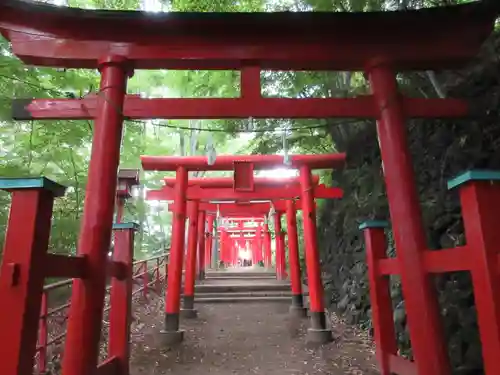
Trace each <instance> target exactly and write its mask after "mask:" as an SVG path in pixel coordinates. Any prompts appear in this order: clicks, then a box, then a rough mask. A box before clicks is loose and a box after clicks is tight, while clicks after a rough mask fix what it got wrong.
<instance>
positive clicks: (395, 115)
mask: <svg viewBox="0 0 500 375" xmlns="http://www.w3.org/2000/svg"><path fill="white" fill-rule="evenodd" d="M368 74H369V79H370V83H371V87H372V91H373V96H374V100H375V102H376V104H377V106H378V108H379V110H380V118H379V119H378V121H377V132H378V137H379V145H380V152H381V154H382V163H383V171H384V177H385V184H386V189H387V198H388V201H389V211H390V214H391V221H392V223H393V226H392V229H393V233H394V241H395V243H396V248H397V253H398V261H399V264H400V269H401V281H402V288H403V294H404V296H405V307H406V313H407V315H408V321H409V327H410V339H411V344H412V348H413V353H414V355H415V362H416V365H417V368H418V374H419V375H448V374H450V371H451V370H450V365H449V361H448V354H447V350H446V344H445V340H444V334H443V329H442V326H441V321H440V315H439V306H438V303H437V296H436V292H435V290H434V289H433V286H432V283H431V279H430V276H429V275H427V273H426V271H425V268H424V263H423V256H422V253H423V251H425V249H426V248H427V246H426V241H425V235H424V228H423V225H422V219H421V212H420V205H419V199H418V194H417V190H416V186H415V178H414V173H413V166H412V159H411V155H410V150H409V147H408V141H407V135H406V128H405V114H404V110H403V106H402V103H401V96H400V94H399V91H398V87H397V82H396V76H395V74H394V72H393V71H392V70H391V69H390V68H389V67H388V66H386V65H384V64H378V65H373V66H371V67H370V69H369V71H368ZM429 332H432V335H429V334H428V333H429Z"/></svg>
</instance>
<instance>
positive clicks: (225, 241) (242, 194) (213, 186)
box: [146, 155, 342, 341]
mask: <svg viewBox="0 0 500 375" xmlns="http://www.w3.org/2000/svg"><path fill="white" fill-rule="evenodd" d="M336 158H338V156H337V155H336V156H334V157H333V158H331V159H336ZM252 171H253V169H252V168H250V169H248V170H247V172H248V173H253V172H252ZM240 177H241V176H240ZM247 177H248V180H253V182H252V185H253V186H254V191H247V190H243V191H242V190H241V188H240V189H239V190H232V189H228V188H225V187H228V186H233V187H234V188H235V189H238V188H239V187H238V186H236V185H235V181H234V180H233V178H205V179H190V180H188V188H187V192H186V197H187V198H190V197H192V196H193V191H196V190H195V189H198V191H199V193H198V194H197V195H195V198H194V199H193V200H191V201H190V202H189V203H190V206H188V208H187V211H188V217H189V221H190V223H191V224H190V226H189V231H188V233H189V234H188V254H187V257H188V260H187V263H188V267H190V268H189V272H188V274H187V275H189V280H190V281H189V285H191V284H192V286H190V288H189V290H185V291H184V300H183V301H184V309H181V310H180V312H179V311H177V312H170V313H171V314H175V315H177V314H179V313H181V314H183V315H186V314H187V315H189V316H195V313H194V312H191V311H192V310H193V302H192V301H193V300H194V296H193V298H191V296H192V294H191V293H194V275H193V274H192V273H191V272H192V269H193V268H194V267H195V266H194V263H195V259H194V254H195V250H194V249H195V248H196V244H195V238H196V236H195V235H194V231H195V227H196V224H195V220H196V219H197V218H196V217H195V216H194V215H195V211H196V210H197V209H198V210H199V211H200V215H204V214H202V213H201V211H205V212H209V211H208V210H211V211H212V213H220V214H222V215H224V216H226V215H230V214H231V215H234V214H235V213H240V214H247V215H248V214H249V213H252V214H260V215H261V216H262V215H265V214H267V213H268V212H269V211H270V208H271V206H272V208H273V209H274V211H275V214H274V217H273V218H274V229H275V240H276V262H275V263H276V274H277V277H278V279H284V278H285V276H286V256H285V238H284V232H283V231H282V229H281V216H282V214H283V213H284V212H286V214H287V227H288V247H289V260H290V273H291V284H292V285H291V286H292V293H293V297H292V306H291V311H292V313H294V314H296V315H301V314H303V313H304V307H303V296H302V286H301V277H300V275H301V272H300V262H299V252H298V242H297V223H296V210H299V209H302V204H301V200H300V199H294V198H295V197H297V196H298V195H299V194H300V195H302V194H301V192H300V191H299V190H298V189H297V187H298V186H299V183H300V180H299V179H298V178H285V179H273V178H262V177H253V175H251V174H249V175H248V176H247ZM164 181H165V184H166V185H167V186H175V182H176V181H175V179H171V178H165V180H164ZM240 181H241V180H240ZM311 182H312V187H313V188H314V189H315V190H314V195H315V197H318V198H340V197H341V196H342V191H341V190H340V189H338V188H326V187H324V186H323V185H318V183H319V177H318V176H317V175H312V176H311ZM280 183H281V188H280V189H279V197H280V198H281V199H286V198H288V199H287V200H286V201H285V200H277V201H272V202H270V203H252V202H248V200H249V198H253V199H254V198H256V194H258V195H257V197H259V198H264V199H266V198H267V199H269V196H270V195H271V196H273V197H274V198H276V192H278V190H277V189H276V187H277V186H278V184H280ZM271 186H274V187H273V188H270V187H271ZM258 188H260V190H259V189H258ZM318 188H322V189H321V190H318ZM256 190H257V191H256ZM211 196H217V197H218V198H219V199H220V198H221V197H222V198H226V197H228V196H231V198H234V199H240V200H241V199H243V200H244V201H246V203H244V204H241V203H240V204H238V203H224V204H213V203H204V202H201V203H200V202H199V201H200V200H208V199H209V197H211ZM146 197H147V199H156V200H173V197H174V190H173V189H172V188H168V187H164V188H163V189H160V190H152V191H147V193H146ZM180 207H182V205H179V204H178V203H177V204H175V203H174V204H173V205H170V206H169V210H171V211H173V212H179V209H180ZM190 208H191V209H192V210H193V211H190ZM198 218H199V219H200V220H201V219H203V218H204V216H199V217H198ZM233 220H234V218H233ZM240 221H241V220H240ZM198 225H202V226H203V224H198ZM212 226H213V223H212V224H209V228H210V229H209V232H211V231H212ZM231 229H233V228H231ZM236 229H239V230H243V229H244V228H243V227H240V226H238V228H236ZM258 230H259V231H258V232H257V236H258V238H260V237H261V233H260V231H261V230H262V228H261V227H260V226H258ZM263 230H264V247H265V255H264V264H265V265H266V266H267V267H269V266H270V264H271V245H270V242H271V236H270V232H269V227H268V224H267V222H265V223H264V227H263ZM199 233H201V232H199ZM220 238H221V246H220V251H221V256H220V257H221V260H223V261H225V262H227V263H230V264H234V262H235V261H236V258H237V254H235V253H234V251H235V249H236V248H235V247H233V250H234V251H233V252H231V251H229V250H228V246H231V243H230V241H231V239H233V238H234V237H232V236H227V231H222V233H221V237H220ZM198 239H199V241H203V240H204V239H202V238H201V236H198ZM209 244H211V241H209ZM179 246H180V245H179ZM209 246H210V245H209ZM180 248H183V246H180ZM203 248H205V251H204V253H205V255H203V254H202V251H203V250H202V249H203ZM198 249H199V251H198V254H199V265H200V266H199V269H200V273H201V274H203V270H202V269H201V267H202V265H203V264H207V263H209V262H206V261H204V259H203V258H204V257H205V258H206V257H207V252H208V254H210V253H211V252H210V251H209V250H207V247H206V246H204V245H203V244H200V246H199V247H198ZM179 251H180V250H179ZM215 256H216V252H215V253H214V257H215ZM179 262H180V261H179ZM181 263H182V262H181ZM171 264H173V263H171ZM171 267H173V266H171ZM169 272H170V274H175V271H174V270H173V269H169ZM187 275H186V277H187ZM201 277H202V276H201ZM178 281H179V280H177V279H176V280H175V282H174V281H173V284H171V285H170V286H169V296H170V298H171V299H172V300H174V299H175V302H174V301H170V302H169V301H168V300H167V303H166V307H167V314H168V306H172V305H173V306H178V304H179V302H177V298H179V297H175V296H176V293H174V292H173V291H176V290H177V289H179V290H180V287H179V286H178V285H177V284H176V283H177V282H178ZM186 285H188V283H185V286H186ZM188 293H189V294H188ZM318 294H322V293H319V292H318ZM186 295H189V296H190V298H187V299H186ZM313 295H316V294H315V293H314V292H313ZM186 301H188V306H186ZM186 311H190V312H189V313H187V312H186ZM320 332H323V331H320ZM321 334H322V335H323V336H320V338H319V340H320V341H321V340H325V337H326V338H327V339H328V338H329V336H325V334H324V333H321ZM321 334H320V335H321ZM174 337H178V338H179V337H180V335H177V336H174Z"/></svg>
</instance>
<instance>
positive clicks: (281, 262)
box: [273, 212, 286, 280]
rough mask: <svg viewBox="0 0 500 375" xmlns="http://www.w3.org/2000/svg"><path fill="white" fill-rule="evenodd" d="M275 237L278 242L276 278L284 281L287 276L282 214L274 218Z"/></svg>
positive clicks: (279, 213) (276, 214) (277, 213)
mask: <svg viewBox="0 0 500 375" xmlns="http://www.w3.org/2000/svg"><path fill="white" fill-rule="evenodd" d="M273 220H274V235H275V241H276V276H277V278H278V280H284V279H285V277H286V276H285V275H286V257H285V241H284V236H283V230H282V228H281V212H276V213H275V215H274V216H273Z"/></svg>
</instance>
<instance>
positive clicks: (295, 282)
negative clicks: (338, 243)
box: [286, 200, 307, 317]
mask: <svg viewBox="0 0 500 375" xmlns="http://www.w3.org/2000/svg"><path fill="white" fill-rule="evenodd" d="M286 220H287V233H288V260H289V262H290V282H291V284H292V306H290V312H291V313H292V314H293V315H295V316H299V317H305V316H307V309H305V308H304V297H303V295H302V275H301V273H300V259H299V243H298V236H297V215H296V209H295V202H294V201H293V200H287V201H286Z"/></svg>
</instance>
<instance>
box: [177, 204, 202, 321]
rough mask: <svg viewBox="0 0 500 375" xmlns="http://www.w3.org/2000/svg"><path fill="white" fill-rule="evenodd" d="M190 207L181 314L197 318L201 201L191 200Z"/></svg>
mask: <svg viewBox="0 0 500 375" xmlns="http://www.w3.org/2000/svg"><path fill="white" fill-rule="evenodd" d="M187 207H188V219H189V227H188V243H187V258H186V272H185V274H184V297H183V305H182V309H181V315H182V317H184V318H189V319H191V318H196V317H197V311H196V310H195V309H194V283H195V278H196V258H197V254H196V253H197V247H198V246H197V245H198V233H197V231H198V209H199V201H196V200H195V201H189V202H188V204H187Z"/></svg>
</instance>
